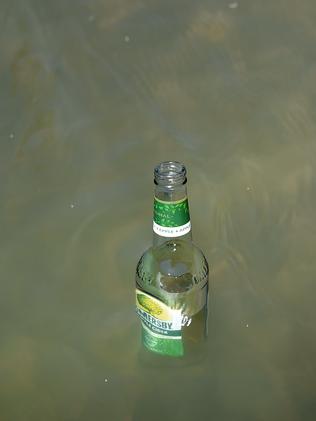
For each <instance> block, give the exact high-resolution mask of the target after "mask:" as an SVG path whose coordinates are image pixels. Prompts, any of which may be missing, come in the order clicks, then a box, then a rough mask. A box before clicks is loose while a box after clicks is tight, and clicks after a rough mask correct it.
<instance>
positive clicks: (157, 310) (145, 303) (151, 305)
mask: <svg viewBox="0 0 316 421" xmlns="http://www.w3.org/2000/svg"><path fill="white" fill-rule="evenodd" d="M137 301H138V302H139V304H140V305H141V306H142V307H143V308H144V309H145V310H147V311H148V313H150V314H151V315H152V316H154V317H157V316H160V315H161V314H162V313H163V308H162V307H161V306H160V305H159V304H158V303H157V302H155V301H154V300H152V299H150V298H149V297H146V295H142V294H138V295H137Z"/></svg>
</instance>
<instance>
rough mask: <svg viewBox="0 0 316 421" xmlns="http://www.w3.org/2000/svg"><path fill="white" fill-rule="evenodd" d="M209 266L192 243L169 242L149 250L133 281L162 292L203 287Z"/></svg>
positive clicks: (141, 260)
mask: <svg viewBox="0 0 316 421" xmlns="http://www.w3.org/2000/svg"><path fill="white" fill-rule="evenodd" d="M208 272H209V268H208V263H207V260H206V258H205V256H204V254H203V252H202V251H201V250H200V249H199V248H198V247H197V246H196V245H195V244H194V243H192V242H187V241H181V240H169V241H166V242H165V243H163V244H162V245H160V246H158V247H154V246H152V247H150V248H148V249H147V250H146V251H145V252H144V253H143V255H142V256H141V258H140V260H139V262H138V265H137V270H136V282H137V284H138V285H139V286H140V287H144V288H146V289H147V290H148V291H150V290H152V291H154V290H156V289H163V290H165V291H168V292H170V293H179V292H186V291H189V290H191V289H192V288H195V287H202V285H203V284H205V283H206V282H207V281H208Z"/></svg>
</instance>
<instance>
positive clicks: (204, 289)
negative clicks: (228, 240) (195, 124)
mask: <svg viewBox="0 0 316 421" xmlns="http://www.w3.org/2000/svg"><path fill="white" fill-rule="evenodd" d="M154 181H155V198H154V218H153V245H152V247H150V248H149V249H148V250H146V251H145V253H144V254H143V255H142V257H141V258H140V260H139V262H138V265H137V269H136V308H137V313H138V315H139V317H140V319H141V324H142V342H143V345H144V349H145V350H147V351H148V352H149V353H156V355H157V354H159V355H160V356H163V357H186V356H190V355H194V354H196V353H198V352H199V351H200V349H201V346H202V347H203V342H204V341H205V338H206V336H207V313H208V311H207V301H208V273H209V270H208V264H207V261H206V258H205V256H204V254H203V253H202V251H201V250H200V249H199V248H197V247H196V246H195V245H194V243H193V242H192V231H191V222H190V212H189V205H188V197H187V188H186V182H187V178H186V169H185V167H184V165H182V164H181V163H179V162H176V161H168V162H162V163H160V164H159V165H157V166H156V167H155V170H154Z"/></svg>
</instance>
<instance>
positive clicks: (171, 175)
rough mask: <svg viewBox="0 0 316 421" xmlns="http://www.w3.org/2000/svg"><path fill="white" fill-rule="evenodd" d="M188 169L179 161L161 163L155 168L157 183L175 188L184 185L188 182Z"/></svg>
mask: <svg viewBox="0 0 316 421" xmlns="http://www.w3.org/2000/svg"><path fill="white" fill-rule="evenodd" d="M186 173H187V171H186V168H185V166H184V165H183V164H181V163H180V162H177V161H165V162H161V163H160V164H158V165H157V166H156V167H155V170H154V178H155V183H156V184H158V185H163V186H175V185H181V184H184V183H185V182H186V181H187V178H186Z"/></svg>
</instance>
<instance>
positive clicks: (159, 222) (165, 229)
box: [153, 197, 191, 237]
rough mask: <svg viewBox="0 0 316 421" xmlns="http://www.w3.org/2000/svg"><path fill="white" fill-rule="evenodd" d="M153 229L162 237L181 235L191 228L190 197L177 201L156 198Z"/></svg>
mask: <svg viewBox="0 0 316 421" xmlns="http://www.w3.org/2000/svg"><path fill="white" fill-rule="evenodd" d="M153 230H154V232H155V233H156V234H158V235H160V236H162V237H179V236H181V235H184V234H187V233H188V232H190V230H191V222H190V212H189V203H188V198H187V197H185V198H184V199H182V200H178V201H176V202H164V201H163V200H160V199H157V197H155V199H154V221H153Z"/></svg>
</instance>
